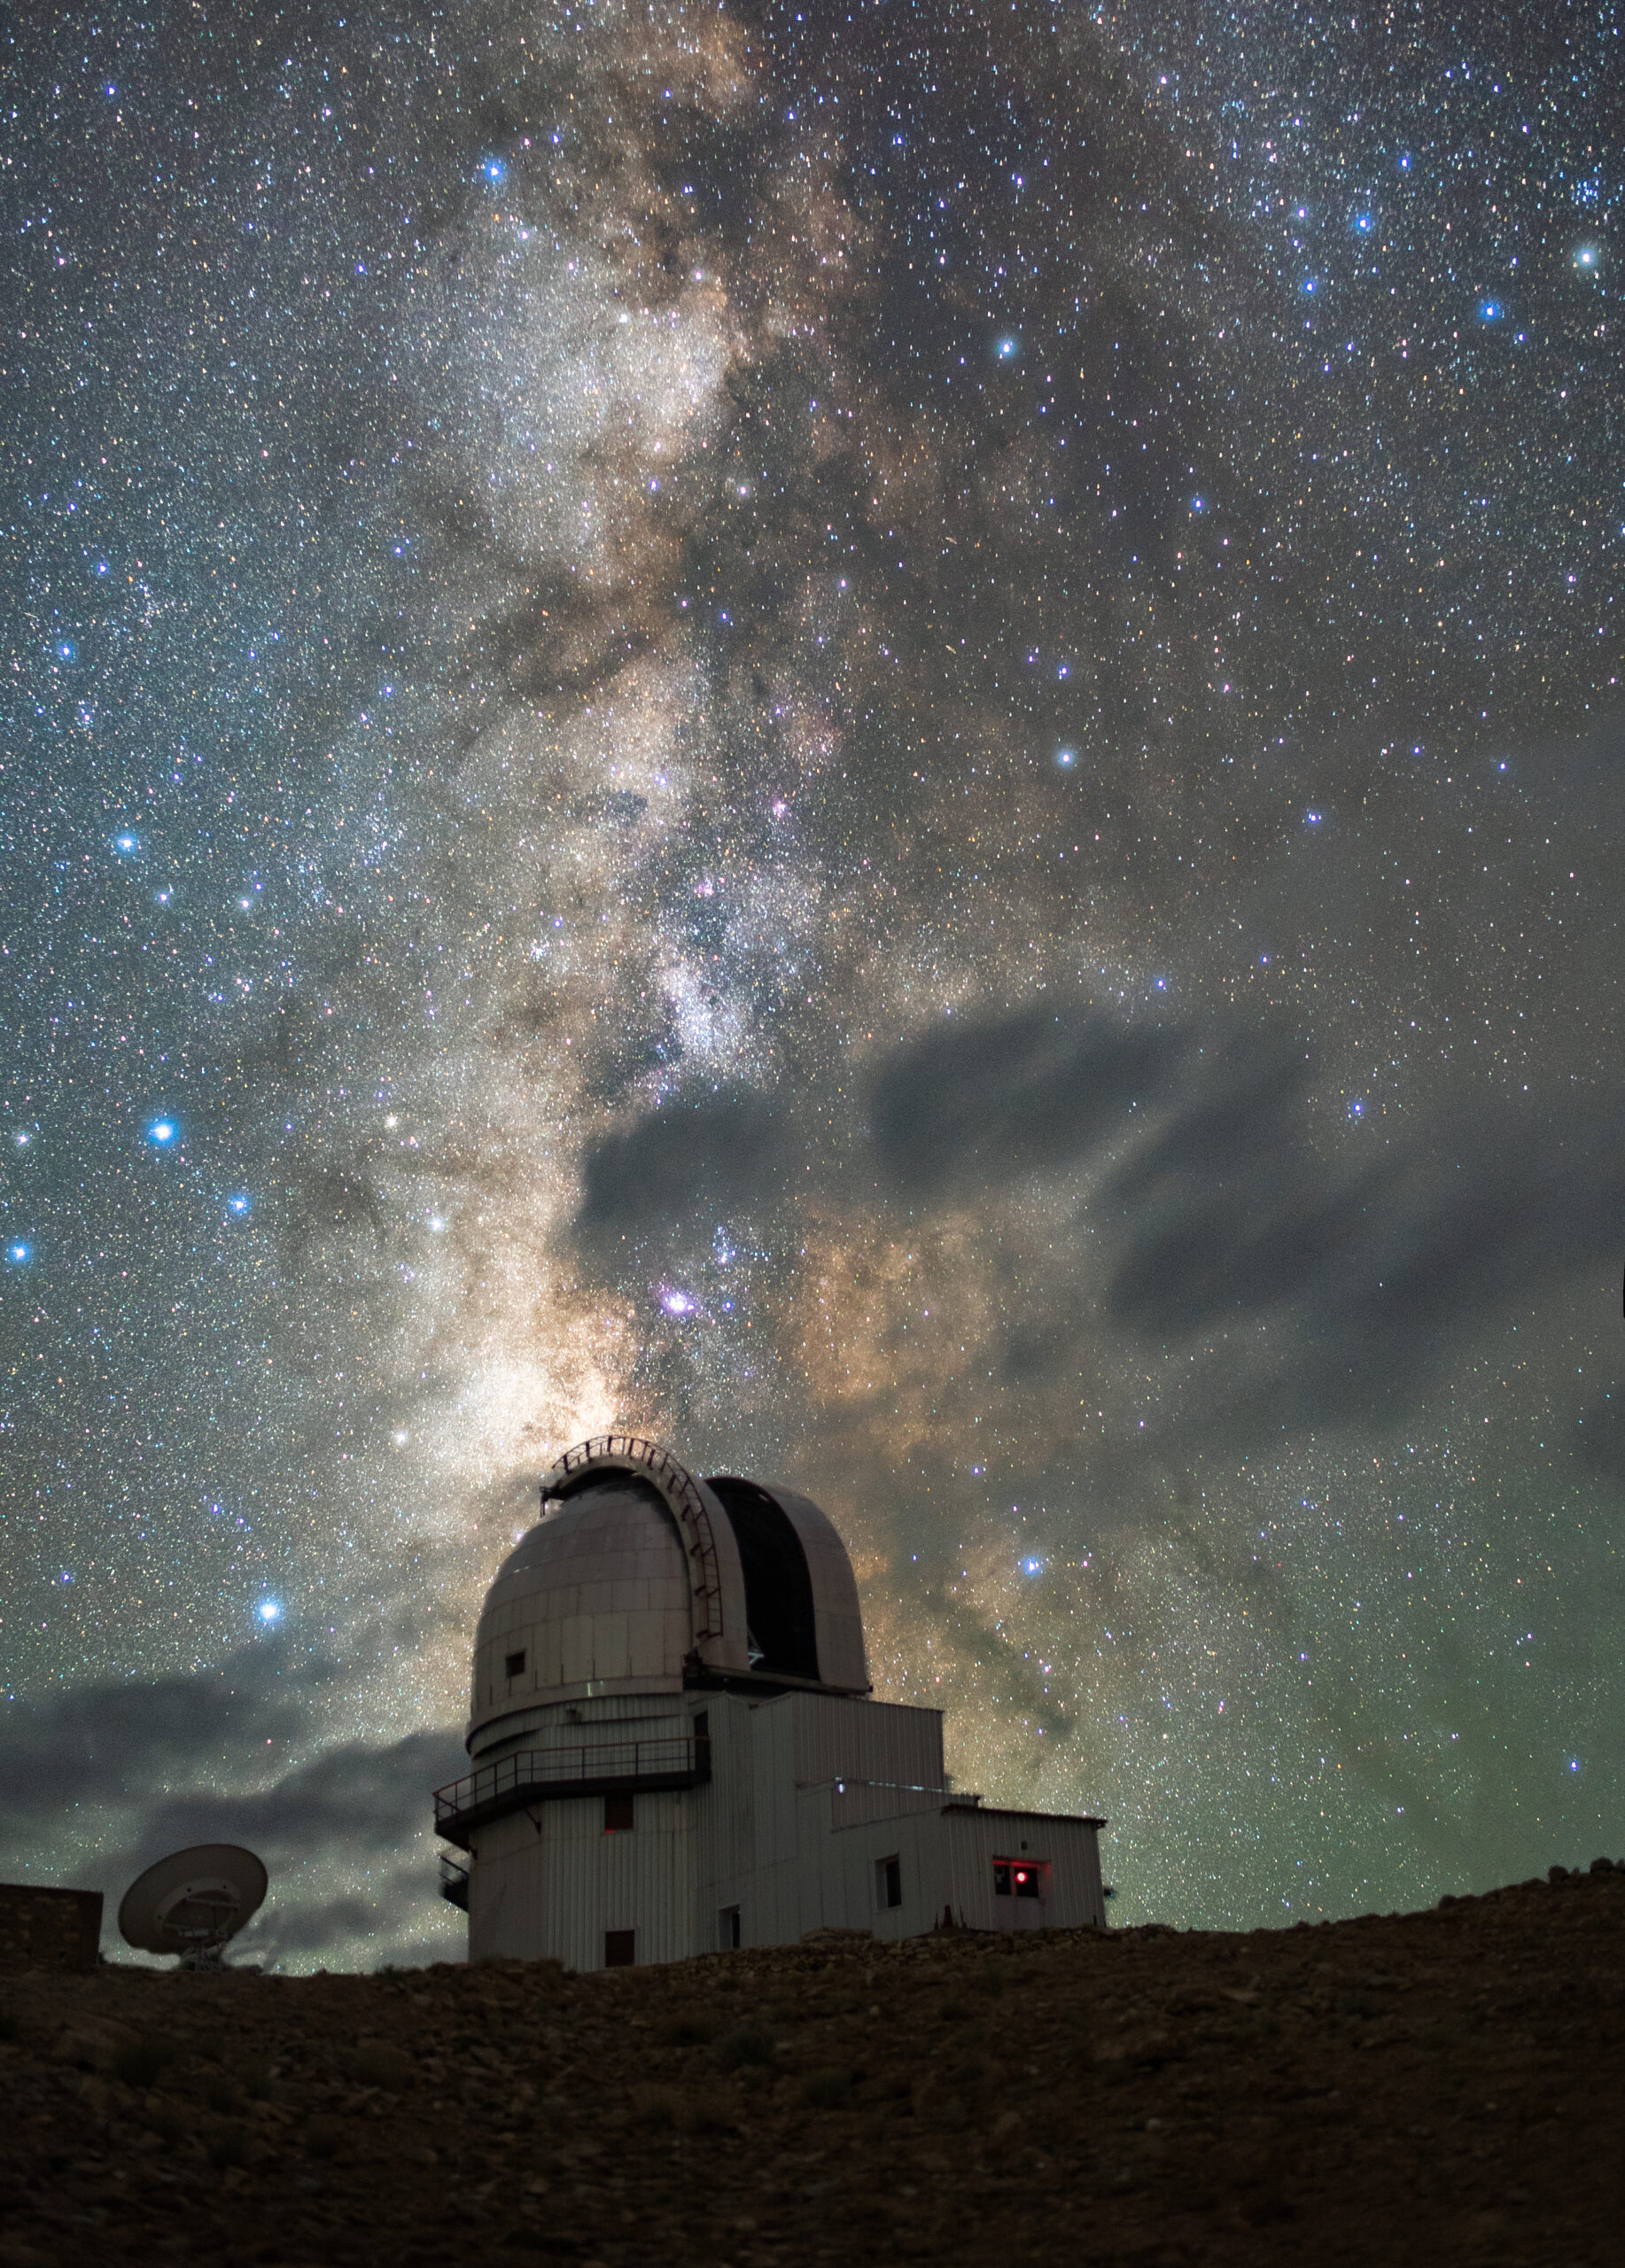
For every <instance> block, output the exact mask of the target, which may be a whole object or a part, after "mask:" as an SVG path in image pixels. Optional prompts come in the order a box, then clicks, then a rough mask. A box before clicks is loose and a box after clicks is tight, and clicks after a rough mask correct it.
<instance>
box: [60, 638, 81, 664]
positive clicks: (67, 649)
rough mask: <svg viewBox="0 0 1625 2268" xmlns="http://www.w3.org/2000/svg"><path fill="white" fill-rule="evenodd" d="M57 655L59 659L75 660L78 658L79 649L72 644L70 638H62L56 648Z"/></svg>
mask: <svg viewBox="0 0 1625 2268" xmlns="http://www.w3.org/2000/svg"><path fill="white" fill-rule="evenodd" d="M57 656H58V660H60V661H64V662H72V661H77V659H78V658H79V649H78V647H77V646H75V645H74V641H73V640H72V639H71V638H64V639H63V640H62V641H61V643H60V644H59V645H58V648H57Z"/></svg>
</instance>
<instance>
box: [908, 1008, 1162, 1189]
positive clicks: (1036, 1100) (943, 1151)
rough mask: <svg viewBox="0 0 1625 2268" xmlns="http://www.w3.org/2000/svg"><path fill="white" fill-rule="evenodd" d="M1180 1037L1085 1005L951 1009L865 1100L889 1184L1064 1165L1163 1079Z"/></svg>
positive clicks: (938, 1182)
mask: <svg viewBox="0 0 1625 2268" xmlns="http://www.w3.org/2000/svg"><path fill="white" fill-rule="evenodd" d="M1183 1045H1184V1043H1183V1041H1182V1040H1181V1039H1179V1038H1177V1037H1175V1036H1174V1035H1173V1034H1171V1033H1170V1032H1167V1031H1163V1030H1148V1031H1137V1030H1134V1029H1131V1028H1129V1027H1128V1026H1126V1025H1124V1023H1123V1022H1121V1021H1118V1020H1116V1019H1113V1018H1110V1017H1108V1016H1104V1015H1101V1014H1097V1013H1096V1012H1095V1011H1093V1010H1092V1009H1089V1008H1086V1007H1077V1008H1072V1009H1069V1010H1064V1011H1062V1012H1061V1013H1059V1014H1057V1013H1056V1012H1055V1011H1054V1010H1053V1009H1047V1008H1034V1009H1030V1010H1028V1011H1026V1012H1025V1013H1023V1014H1020V1015H1016V1016H1010V1017H1006V1018H1003V1019H1001V1020H991V1019H990V1020H986V1021H959V1020H958V1019H957V1018H956V1019H954V1020H953V1021H949V1022H946V1023H944V1024H941V1025H938V1026H935V1027H933V1029H930V1030H929V1031H928V1032H926V1033H924V1034H922V1035H921V1037H918V1038H916V1039H912V1040H909V1041H906V1042H905V1044H904V1045H902V1046H901V1047H899V1048H898V1049H897V1050H896V1051H895V1052H893V1053H892V1054H891V1055H890V1057H889V1058H888V1059H887V1060H886V1062H885V1064H884V1065H883V1067H882V1069H881V1071H880V1074H879V1076H877V1078H876V1079H875V1085H874V1090H873V1096H872V1100H871V1104H870V1111H869V1131H870V1136H871V1138H872V1140H873V1142H874V1146H875V1155H876V1157H877V1158H878V1160H879V1161H880V1164H881V1167H882V1170H883V1172H884V1173H885V1174H886V1176H887V1177H888V1178H889V1179H890V1181H891V1182H892V1183H893V1184H894V1185H896V1186H897V1187H898V1188H899V1189H900V1190H902V1191H904V1192H907V1193H909V1194H911V1195H919V1196H922V1197H923V1196H929V1195H931V1194H934V1193H936V1192H944V1191H946V1190H948V1189H950V1188H952V1187H953V1186H954V1185H955V1184H962V1183H965V1182H968V1181H976V1180H989V1179H991V1180H999V1179H1005V1178H1007V1177H1011V1176H1014V1175H1016V1174H1022V1173H1029V1172H1032V1171H1034V1170H1036V1169H1040V1168H1043V1167H1046V1166H1052V1167H1053V1166H1059V1165H1064V1164H1066V1163H1068V1162H1069V1161H1071V1160H1073V1159H1075V1158H1077V1157H1080V1156H1082V1155H1083V1154H1084V1153H1085V1152H1086V1151H1088V1150H1089V1149H1091V1148H1092V1147H1093V1146H1095V1145H1096V1144H1098V1143H1100V1142H1101V1141H1103V1140H1105V1139H1107V1138H1109V1137H1110V1136H1111V1135H1112V1134H1113V1133H1115V1132H1116V1131H1117V1130H1119V1129H1120V1128H1121V1127H1122V1125H1123V1123H1124V1120H1125V1118H1126V1116H1127V1114H1128V1110H1129V1107H1130V1106H1131V1104H1133V1103H1135V1102H1138V1101H1143V1100H1144V1099H1147V1097H1149V1096H1151V1095H1154V1094H1155V1092H1156V1091H1158V1090H1159V1089H1160V1087H1161V1086H1162V1082H1163V1080H1164V1078H1165V1077H1166V1076H1167V1074H1168V1071H1169V1070H1170V1068H1171V1066H1172V1064H1173V1063H1174V1061H1175V1060H1177V1058H1178V1055H1179V1054H1180V1052H1182V1049H1183Z"/></svg>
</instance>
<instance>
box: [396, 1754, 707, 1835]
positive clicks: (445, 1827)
mask: <svg viewBox="0 0 1625 2268" xmlns="http://www.w3.org/2000/svg"><path fill="white" fill-rule="evenodd" d="M710 1777H711V1742H710V1741H709V1740H708V1739H707V1738H706V1736H704V1734H703V1733H698V1734H693V1735H682V1734H678V1735H668V1736H665V1737H663V1738H661V1739H658V1740H624V1741H583V1742H581V1743H580V1744H579V1745H571V1747H569V1748H530V1749H521V1750H519V1751H517V1753H516V1754H515V1755H512V1756H501V1757H498V1758H497V1759H495V1761H494V1763H491V1764H481V1765H479V1766H478V1767H476V1768H475V1769H474V1770H473V1771H472V1772H470V1773H468V1774H467V1775H465V1776H464V1777H463V1779H461V1780H453V1781H452V1782H450V1783H449V1784H448V1785H447V1786H446V1787H444V1788H437V1789H436V1790H435V1791H434V1825H435V1831H436V1833H437V1834H439V1835H442V1836H444V1837H445V1838H446V1840H447V1842H448V1843H455V1844H458V1845H461V1846H462V1848H463V1849H464V1850H466V1849H467V1848H468V1838H469V1836H470V1832H471V1831H472V1829H475V1828H476V1827H479V1826H483V1825H484V1824H485V1822H486V1821H487V1820H492V1819H500V1818H501V1816H502V1814H504V1813H505V1812H510V1811H518V1810H520V1809H522V1808H523V1807H524V1806H525V1805H526V1804H531V1803H545V1802H547V1801H548V1800H549V1799H550V1798H557V1797H561V1796H593V1795H601V1794H609V1793H625V1794H627V1795H632V1794H636V1793H639V1792H649V1791H652V1790H657V1789H663V1788H693V1787H697V1786H698V1785H699V1784H700V1783H701V1782H702V1781H705V1780H709V1779H710Z"/></svg>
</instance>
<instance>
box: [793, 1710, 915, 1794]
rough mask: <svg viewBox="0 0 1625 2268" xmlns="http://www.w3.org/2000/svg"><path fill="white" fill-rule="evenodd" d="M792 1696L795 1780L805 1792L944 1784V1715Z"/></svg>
mask: <svg viewBox="0 0 1625 2268" xmlns="http://www.w3.org/2000/svg"><path fill="white" fill-rule="evenodd" d="M788 1699H789V1705H790V1707H791V1709H792V1711H793V1712H794V1723H795V1728H796V1746H795V1757H794V1771H795V1777H796V1779H797V1781H799V1782H800V1783H801V1784H802V1785H803V1786H804V1787H816V1786H817V1785H819V1784H820V1783H821V1782H823V1781H826V1780H842V1779H849V1780H882V1781H889V1782H891V1783H894V1784H896V1785H898V1786H900V1787H901V1786H910V1785H914V1786H929V1787H933V1788H940V1787H941V1786H942V1785H943V1754H942V1712H941V1711H940V1710H938V1709H915V1708H910V1707H907V1706H906V1705H904V1704H902V1703H900V1702H894V1701H860V1700H852V1701H849V1700H844V1699H840V1698H837V1697H835V1696H834V1695H830V1694H823V1693H797V1694H793V1695H790V1696H789V1697H788Z"/></svg>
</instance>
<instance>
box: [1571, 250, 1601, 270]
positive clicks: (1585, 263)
mask: <svg viewBox="0 0 1625 2268" xmlns="http://www.w3.org/2000/svg"><path fill="white" fill-rule="evenodd" d="M1597 258H1598V254H1597V247H1596V245H1581V247H1580V249H1579V251H1578V252H1576V253H1575V254H1574V266H1575V267H1576V268H1595V267H1596V265H1597Z"/></svg>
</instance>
